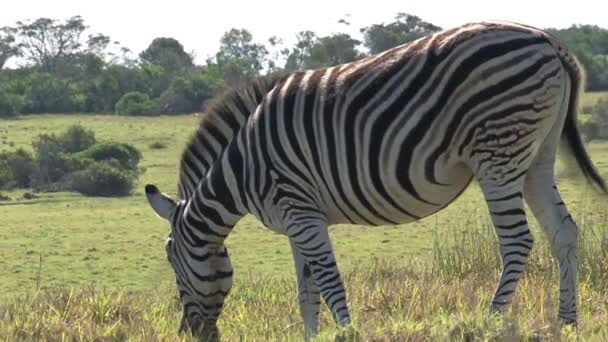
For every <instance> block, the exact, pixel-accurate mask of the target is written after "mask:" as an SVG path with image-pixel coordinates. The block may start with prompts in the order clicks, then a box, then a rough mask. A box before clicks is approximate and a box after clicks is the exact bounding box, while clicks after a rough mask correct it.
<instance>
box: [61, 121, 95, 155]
mask: <svg viewBox="0 0 608 342" xmlns="http://www.w3.org/2000/svg"><path fill="white" fill-rule="evenodd" d="M60 141H61V145H62V147H63V152H65V153H75V152H80V151H84V150H86V149H87V148H89V147H91V146H93V145H94V144H95V143H96V142H97V140H96V139H95V133H93V131H92V130H89V129H86V128H84V127H83V126H82V125H72V126H70V127H69V128H68V130H67V131H66V132H65V133H63V134H62V135H61V138H60Z"/></svg>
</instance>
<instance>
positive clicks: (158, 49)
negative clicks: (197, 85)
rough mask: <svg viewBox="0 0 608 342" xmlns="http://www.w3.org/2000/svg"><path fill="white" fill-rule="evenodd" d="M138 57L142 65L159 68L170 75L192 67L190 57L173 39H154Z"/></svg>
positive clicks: (192, 63)
mask: <svg viewBox="0 0 608 342" xmlns="http://www.w3.org/2000/svg"><path fill="white" fill-rule="evenodd" d="M139 57H140V59H141V60H142V62H143V63H145V64H154V65H158V66H161V67H163V69H164V70H165V71H167V72H171V73H175V72H178V71H181V70H184V69H188V68H192V67H194V62H193V60H192V56H190V55H189V54H188V53H186V51H185V50H184V47H183V46H182V44H181V43H180V42H178V41H177V40H176V39H174V38H165V37H162V38H156V39H154V40H153V41H152V43H150V46H148V48H146V49H145V50H144V51H142V52H141V53H140V54H139Z"/></svg>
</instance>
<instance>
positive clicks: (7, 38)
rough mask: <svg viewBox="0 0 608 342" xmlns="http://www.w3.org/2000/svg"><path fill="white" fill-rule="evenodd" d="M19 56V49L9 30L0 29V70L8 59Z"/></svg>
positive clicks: (5, 28)
mask: <svg viewBox="0 0 608 342" xmlns="http://www.w3.org/2000/svg"><path fill="white" fill-rule="evenodd" d="M18 55H19V47H18V46H17V44H16V42H15V35H14V32H13V30H12V29H11V28H9V27H4V28H0V70H2V68H3V67H4V64H6V61H8V60H9V58H11V57H14V56H18Z"/></svg>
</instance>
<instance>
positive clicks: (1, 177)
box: [0, 124, 142, 196]
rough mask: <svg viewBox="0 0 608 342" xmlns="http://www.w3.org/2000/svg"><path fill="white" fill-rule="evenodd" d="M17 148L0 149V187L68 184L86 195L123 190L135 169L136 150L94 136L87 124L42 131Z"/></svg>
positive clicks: (63, 186)
mask: <svg viewBox="0 0 608 342" xmlns="http://www.w3.org/2000/svg"><path fill="white" fill-rule="evenodd" d="M32 146H33V149H34V155H32V154H31V153H29V152H27V151H26V150H24V149H23V148H18V149H17V150H16V151H13V152H3V153H0V188H13V187H18V188H27V187H33V188H35V189H37V190H45V191H57V190H73V191H78V192H81V193H83V194H86V195H100V196H124V195H126V194H128V193H129V192H130V191H131V189H133V186H134V182H135V181H136V180H137V178H138V176H139V174H140V173H141V171H140V170H139V169H138V164H139V161H140V160H141V158H142V155H141V152H140V151H139V150H138V149H137V148H135V147H134V146H132V145H129V144H124V143H119V142H114V141H112V142H100V143H98V142H97V139H96V138H95V134H94V132H93V131H92V130H90V129H86V128H85V127H83V126H82V125H79V124H75V125H72V126H70V127H69V128H68V129H67V130H66V131H65V132H63V133H62V134H60V135H56V134H54V133H44V134H40V135H38V136H37V137H36V138H35V139H34V141H33V142H32Z"/></svg>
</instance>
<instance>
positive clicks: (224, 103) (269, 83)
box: [177, 73, 286, 199]
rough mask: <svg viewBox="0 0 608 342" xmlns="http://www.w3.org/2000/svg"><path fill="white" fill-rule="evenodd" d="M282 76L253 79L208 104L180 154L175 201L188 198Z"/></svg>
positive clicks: (276, 74) (270, 75)
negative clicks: (177, 198)
mask: <svg viewBox="0 0 608 342" xmlns="http://www.w3.org/2000/svg"><path fill="white" fill-rule="evenodd" d="M285 76H286V74H284V73H273V74H269V75H265V76H260V77H257V78H255V79H254V80H252V81H250V82H247V83H245V84H243V85H241V86H239V87H232V88H228V89H227V90H225V91H224V92H223V93H222V94H220V95H218V96H216V97H215V98H213V99H212V100H210V101H209V102H208V104H207V105H206V106H205V109H204V111H203V114H202V116H201V119H200V122H199V125H198V128H197V129H196V130H195V131H194V133H193V134H192V135H191V136H190V139H189V140H188V142H187V143H186V147H185V148H184V150H183V152H182V155H181V159H180V164H179V165H180V166H179V183H178V189H177V192H178V197H179V198H182V199H184V198H187V197H189V196H190V194H191V193H192V191H193V189H194V188H195V187H196V185H197V184H198V183H199V181H200V180H201V179H202V178H203V177H204V176H205V174H206V173H207V171H208V170H209V169H210V168H211V166H212V165H213V163H214V162H215V161H216V160H217V159H218V158H219V157H220V156H221V154H222V151H223V150H224V149H225V148H226V147H227V146H228V144H229V143H230V141H231V140H232V137H233V136H234V135H235V134H236V133H237V132H238V131H239V129H240V128H241V126H242V125H243V123H244V122H245V121H246V120H247V118H248V117H249V116H250V115H251V114H253V112H254V111H255V109H256V107H257V106H258V104H259V103H260V102H261V101H262V99H263V98H264V96H265V95H266V94H267V93H268V92H269V91H270V90H271V89H272V88H273V87H274V86H275V85H276V84H278V83H279V82H281V81H282V80H283V79H284V78H285Z"/></svg>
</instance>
